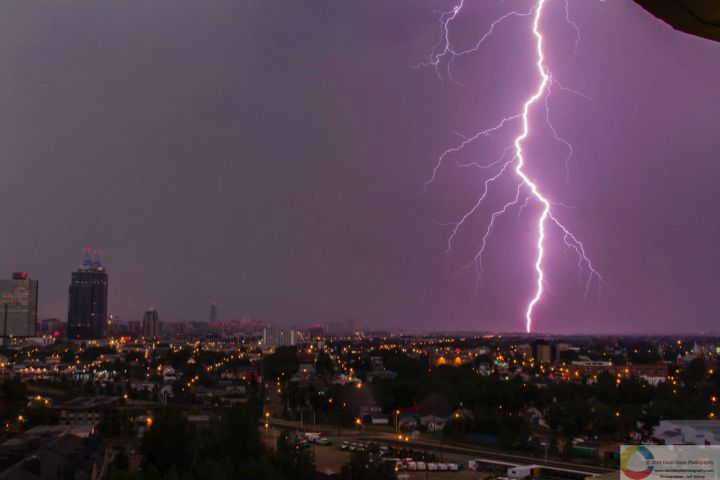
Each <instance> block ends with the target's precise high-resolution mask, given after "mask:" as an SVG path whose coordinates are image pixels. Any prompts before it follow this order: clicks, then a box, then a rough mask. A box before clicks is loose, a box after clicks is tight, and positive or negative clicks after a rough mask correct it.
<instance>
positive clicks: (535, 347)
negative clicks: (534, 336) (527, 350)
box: [532, 340, 558, 363]
mask: <svg viewBox="0 0 720 480" xmlns="http://www.w3.org/2000/svg"><path fill="white" fill-rule="evenodd" d="M532 356H533V359H535V361H536V362H537V363H553V362H555V361H556V360H557V357H558V354H557V348H556V347H555V345H551V344H550V342H548V341H547V340H535V341H534V342H533V343H532Z"/></svg>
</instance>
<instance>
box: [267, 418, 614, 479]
mask: <svg viewBox="0 0 720 480" xmlns="http://www.w3.org/2000/svg"><path fill="white" fill-rule="evenodd" d="M270 424H271V425H272V426H274V427H275V428H279V429H285V430H287V429H290V430H297V429H299V428H300V422H296V421H291V420H282V419H276V418H271V419H270ZM307 428H311V429H312V430H313V431H318V432H322V433H324V434H326V435H328V436H329V437H330V438H331V440H332V441H333V446H334V447H335V448H336V447H337V446H338V445H339V444H340V442H341V441H342V440H350V441H355V442H357V441H370V440H375V441H378V442H382V443H386V444H389V445H393V446H401V447H406V448H412V449H415V450H435V451H441V450H442V452H443V455H444V454H451V455H453V456H456V455H457V456H460V457H461V458H463V459H464V460H465V461H467V460H468V459H472V458H487V459H492V460H501V461H505V462H512V463H516V464H519V465H544V466H548V467H556V468H565V469H569V470H579V471H583V472H588V473H594V474H603V473H609V472H613V471H616V470H614V469H610V468H605V467H598V466H593V465H585V464H582V463H572V462H562V461H559V460H544V459H542V458H537V457H530V456H526V455H518V454H514V453H505V452H498V451H495V450H488V449H483V448H477V447H472V446H458V445H448V444H445V443H441V442H439V441H435V440H433V439H427V438H424V439H414V440H413V439H411V440H409V441H400V440H398V438H397V436H396V435H395V434H394V433H390V432H377V431H364V430H358V429H356V428H344V429H343V431H342V436H341V437H338V436H337V428H336V427H333V426H331V425H317V426H315V427H310V426H306V429H307ZM320 448H321V447H318V449H320ZM322 448H329V447H322ZM319 451H320V450H316V452H319ZM342 453H345V452H342ZM345 458H346V457H344V456H343V459H345ZM446 461H448V460H446ZM450 461H452V460H450ZM331 463H332V465H331V467H333V468H332V469H333V470H334V467H335V466H336V465H335V462H331ZM318 465H320V462H319V461H318ZM321 471H322V470H321ZM411 478H413V477H411Z"/></svg>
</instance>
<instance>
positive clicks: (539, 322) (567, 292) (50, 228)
mask: <svg viewBox="0 0 720 480" xmlns="http://www.w3.org/2000/svg"><path fill="white" fill-rule="evenodd" d="M452 5H454V3H453V2H452V1H445V0H443V1H439V0H433V1H422V2H421V1H417V0H394V1H377V0H375V1H366V0H362V1H361V0H357V1H353V2H338V1H336V0H322V1H321V0H306V1H302V2H301V1H295V0H292V1H291V0H287V1H280V0H277V1H267V0H263V1H255V2H251V1H235V0H213V1H176V0H172V1H170V0H155V1H151V2H90V1H69V0H63V1H58V0H37V1H33V2H28V1H26V0H9V1H5V2H2V4H0V22H1V27H0V274H2V276H5V277H7V276H8V275H9V274H10V272H11V271H13V270H17V269H22V270H27V271H29V272H30V274H31V275H32V276H33V277H35V278H37V279H38V280H40V316H41V317H51V316H55V317H59V318H65V315H66V308H67V307H66V301H67V284H68V282H69V279H70V272H71V271H72V270H73V269H75V268H77V266H78V265H79V263H80V261H81V256H82V249H83V247H85V246H91V247H95V248H99V249H100V250H101V251H102V257H103V261H104V263H105V265H106V267H107V269H108V272H109V274H110V286H111V290H110V302H109V303H110V310H111V312H112V313H115V314H118V315H120V317H121V318H123V319H136V318H140V316H141V315H142V311H143V310H144V309H146V308H147V307H150V306H153V307H155V308H157V309H158V310H159V312H160V315H161V318H162V319H163V320H166V321H174V320H186V321H187V320H197V319H202V320H204V319H207V317H208V313H209V305H210V303H212V302H217V304H218V309H219V311H220V316H221V317H222V318H224V319H231V318H237V319H239V318H242V317H243V316H250V317H252V318H254V319H257V320H264V321H267V322H270V323H278V324H286V325H291V324H306V323H308V322H311V321H318V322H326V321H330V320H343V319H345V318H348V317H354V318H356V321H357V324H358V325H372V326H377V327H406V328H414V329H447V330H450V329H455V330H460V329H462V330H502V331H510V330H512V331H520V330H523V328H524V316H523V315H524V308H525V305H526V303H527V300H528V298H529V297H530V296H531V295H532V288H533V285H532V282H533V272H532V262H533V255H534V250H533V248H532V243H533V242H534V237H533V226H532V223H533V222H535V218H536V215H537V206H535V207H533V206H532V205H531V206H530V207H529V208H528V209H527V210H526V211H525V212H524V213H523V216H522V217H521V218H520V220H519V221H518V220H517V219H516V215H515V212H512V213H511V214H510V215H509V216H508V217H506V218H505V219H504V220H502V221H501V222H500V223H499V224H498V227H497V230H496V233H495V235H494V236H493V237H492V239H491V242H490V244H489V246H488V248H489V250H488V256H487V258H486V268H485V273H484V276H483V281H482V283H481V286H480V289H479V291H478V290H476V285H475V279H474V276H473V274H466V275H461V276H459V277H456V274H457V272H458V269H459V268H460V267H461V266H462V265H464V264H466V263H467V262H468V261H469V260H470V259H471V258H472V255H473V254H474V252H475V250H476V248H477V246H478V244H479V240H480V238H479V237H480V235H481V232H482V231H483V229H484V227H485V225H486V223H485V222H486V221H487V215H486V214H487V213H488V212H490V211H491V209H492V208H493V207H496V206H497V201H499V200H500V197H496V196H492V197H491V198H492V201H491V202H490V203H489V204H488V208H487V209H486V210H484V211H483V212H481V213H480V214H478V215H476V216H474V217H472V220H471V222H470V223H469V224H468V225H467V227H466V228H465V229H463V230H462V231H461V233H460V235H459V236H458V238H457V242H456V244H455V248H454V250H453V251H452V252H451V253H450V254H449V255H446V254H445V247H446V241H447V236H448V234H449V231H448V228H447V227H443V226H441V225H439V224H438V222H447V221H452V220H456V219H457V218H458V217H459V216H460V215H462V214H463V213H464V212H465V211H466V210H467V209H468V208H469V207H470V206H471V205H472V204H473V203H474V202H475V201H476V200H477V196H478V194H479V192H480V184H481V182H482V181H483V179H484V178H485V177H484V176H483V172H480V171H477V170H472V169H460V168H456V167H454V165H453V162H452V161H450V162H448V163H447V164H446V166H445V167H443V168H442V169H441V170H440V174H439V177H438V179H437V182H436V183H435V184H434V185H433V186H432V187H431V188H430V190H429V191H428V192H427V193H426V194H423V195H420V193H419V192H420V191H421V190H422V187H423V182H424V181H425V180H426V179H427V178H428V176H429V175H430V174H431V172H432V168H433V166H434V164H435V161H436V158H437V156H438V155H439V154H440V153H441V152H442V151H443V150H445V149H446V148H447V147H449V146H452V145H454V144H456V143H457V141H458V137H457V136H456V135H455V133H454V132H460V133H463V134H472V133H475V132H476V131H478V130H481V129H484V128H487V127H489V126H491V125H493V124H494V123H496V122H497V120H498V119H499V118H500V117H502V116H505V115H508V114H512V113H514V112H517V111H519V110H520V108H521V105H522V102H523V101H524V99H525V98H526V97H527V96H528V95H529V93H530V92H531V91H532V90H533V88H534V86H535V82H536V81H537V76H536V72H535V70H534V65H533V62H534V56H533V48H534V44H533V38H532V37H531V31H530V18H528V17H525V18H522V19H510V20H509V21H507V22H506V23H504V24H503V25H502V26H501V27H499V28H498V29H497V32H496V36H495V37H493V38H492V39H490V40H488V41H487V43H485V44H484V46H483V47H482V48H481V49H480V51H479V52H478V53H477V54H475V55H472V56H469V57H466V58H463V59H460V60H458V61H457V62H456V64H455V70H454V73H455V77H456V78H457V79H458V80H459V81H460V82H462V83H463V84H464V87H463V86H457V85H452V84H449V83H447V82H445V83H442V82H440V81H439V80H438V78H437V77H436V75H435V72H434V71H433V70H432V69H413V68H412V66H413V65H415V64H417V63H418V62H422V61H424V60H425V59H426V58H427V54H428V53H429V52H430V50H431V49H432V46H433V45H434V44H435V43H436V41H437V40H438V35H439V29H438V26H439V25H438V23H437V17H436V12H434V11H435V10H448V9H450V8H452ZM530 5H531V3H530V2H525V1H511V0H506V1H504V2H500V1H494V0H487V1H484V0H483V1H480V0H475V1H467V0H466V8H465V9H464V10H463V12H462V15H461V16H460V17H458V20H457V21H456V23H455V24H454V27H453V28H454V30H453V37H452V39H453V42H455V43H456V44H457V45H459V46H463V45H465V46H470V45H472V44H473V43H474V42H475V41H476V40H477V39H478V37H479V36H481V35H482V33H484V32H485V31H486V29H487V28H488V26H489V24H490V22H491V21H492V20H493V19H494V18H496V17H497V16H499V15H501V14H502V13H505V12H507V11H509V10H511V9H514V8H518V9H523V10H527V9H529V6H530ZM569 11H570V15H571V16H572V18H573V20H574V21H575V22H576V23H577V24H578V26H579V27H580V29H581V41H580V44H579V48H578V51H577V54H576V55H575V56H574V57H573V46H574V42H575V33H574V31H573V29H572V28H571V27H570V26H569V25H568V24H567V23H566V22H565V19H564V2H562V1H560V0H548V3H547V6H546V9H545V11H544V13H543V21H542V29H543V31H544V32H545V39H546V46H545V51H546V53H547V57H548V58H547V64H548V66H549V67H550V69H551V70H552V72H553V74H554V76H555V77H556V78H557V79H558V80H560V82H562V83H563V84H564V85H566V86H568V87H571V88H574V89H577V90H580V91H582V92H584V93H586V94H588V95H590V96H592V97H593V98H594V99H595V101H596V106H595V107H593V105H592V104H591V103H589V102H587V101H586V100H584V99H583V98H581V97H578V96H574V95H569V94H567V93H563V92H560V91H553V93H552V95H551V97H550V105H551V109H552V110H551V117H552V120H553V122H554V125H555V127H556V129H557V130H558V133H560V134H561V135H562V136H564V137H565V138H566V139H568V140H569V141H570V142H571V143H572V144H573V147H574V156H573V158H572V160H571V164H570V170H571V172H570V177H569V181H568V183H567V185H565V184H564V169H563V159H564V155H565V153H564V150H563V148H562V145H559V144H557V143H556V142H554V141H553V140H552V134H551V132H549V129H548V127H547V126H546V125H545V124H544V123H543V122H542V116H541V113H542V112H541V110H538V111H537V112H536V113H537V115H535V116H533V117H532V120H531V125H532V128H533V132H532V133H531V137H530V138H529V139H528V142H527V147H526V151H527V156H526V162H527V165H528V166H527V170H528V171H529V172H531V173H532V174H533V175H534V178H535V179H536V180H537V181H538V183H539V184H540V185H541V188H542V189H543V191H544V193H545V194H546V196H548V197H550V199H551V200H553V201H556V202H563V203H564V204H567V205H570V206H572V208H562V207H559V210H557V212H558V215H559V216H560V217H561V218H562V220H563V221H564V222H565V223H566V224H567V225H569V226H570V227H571V228H572V229H573V231H574V233H575V234H576V235H577V237H578V238H580V239H581V240H582V241H583V242H584V243H585V246H586V249H587V252H588V254H589V256H590V257H591V258H592V260H593V262H594V264H595V266H596V267H597V269H598V270H600V272H601V273H602V274H603V275H604V277H605V280H606V282H607V283H608V284H609V286H610V287H611V288H608V289H605V290H603V291H602V292H601V295H600V296H599V297H598V295H597V294H595V293H594V294H592V295H590V297H589V298H588V299H587V300H583V288H584V285H583V283H582V281H578V272H577V269H576V266H575V263H576V259H575V257H574V256H573V255H572V254H571V253H570V252H567V251H565V250H564V249H563V248H562V243H561V242H560V239H559V237H558V236H557V235H556V234H554V233H553V234H550V237H549V239H548V243H547V245H548V253H547V257H546V261H545V266H546V271H547V275H548V280H549V283H548V289H549V290H548V292H547V295H546V296H545V297H544V299H543V301H542V302H541V303H540V304H539V305H538V307H537V309H536V314H535V326H534V328H535V330H537V331H540V332H572V333H582V332H606V333H638V332H643V333H645V332H657V333H662V332H688V333H696V332H703V331H706V332H707V331H718V330H719V328H718V320H720V188H718V184H719V183H720V43H713V42H710V41H707V40H703V39H700V38H695V37H692V36H689V35H686V34H683V33H679V32H676V31H674V30H672V28H670V27H669V26H667V25H665V24H663V23H661V22H660V21H658V20H656V19H655V18H653V17H652V16H651V15H650V14H648V13H646V12H644V11H643V10H641V9H640V8H639V7H637V6H636V5H635V4H633V3H632V2H630V1H629V0H626V1H620V0H613V1H606V2H601V1H593V0H582V1H580V0H570V3H569ZM516 128H519V125H516V126H513V127H512V128H511V129H509V130H507V131H506V132H503V133H502V134H499V135H497V136H495V137H493V138H490V139H487V140H484V141H481V142H479V143H477V144H475V145H474V146H473V148H471V149H469V150H468V151H466V152H465V153H464V154H462V155H459V156H458V157H457V158H456V160H458V161H464V160H465V161H472V160H477V161H491V160H493V159H495V158H496V156H497V154H498V152H499V151H500V150H502V147H503V146H504V145H505V144H506V143H505V142H506V140H507V139H508V138H511V137H512V136H514V135H515V134H517V129H516ZM513 129H514V130H513ZM510 188H511V187H510V186H509V184H508V185H504V184H502V183H501V184H499V185H498V186H497V190H496V192H497V193H500V194H502V192H507V191H509V189H510ZM493 202H495V203H493Z"/></svg>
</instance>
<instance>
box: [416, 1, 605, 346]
mask: <svg viewBox="0 0 720 480" xmlns="http://www.w3.org/2000/svg"><path fill="white" fill-rule="evenodd" d="M547 1H548V0H537V1H536V2H535V4H534V5H533V7H532V8H531V9H530V11H527V12H519V11H512V12H509V13H506V14H504V15H502V16H501V17H498V18H497V19H496V20H494V21H493V22H492V23H491V24H490V26H489V28H488V29H487V30H486V31H485V33H484V34H483V35H482V36H481V37H480V39H479V40H478V41H477V42H476V43H475V45H473V46H472V47H470V48H467V49H455V48H454V46H453V45H452V42H451V40H450V24H451V23H452V22H453V20H455V18H457V16H458V15H459V14H460V13H461V10H462V8H463V5H464V0H460V1H459V3H458V4H457V5H456V6H455V7H453V9H452V10H450V11H447V12H440V14H439V17H438V19H439V22H440V31H441V36H440V40H439V41H438V43H437V44H436V45H435V46H434V47H433V49H432V51H431V53H430V55H429V57H428V60H427V61H426V62H423V63H420V64H418V65H416V67H421V66H431V67H433V68H434V69H435V72H436V74H437V75H438V77H439V78H440V79H441V80H442V79H443V78H444V77H447V78H448V79H449V80H450V81H451V82H453V83H459V82H457V81H456V80H455V79H454V78H453V76H452V63H453V61H454V60H455V59H456V58H459V57H463V56H466V55H470V54H472V53H475V52H478V51H479V50H480V49H481V47H482V45H483V44H484V43H485V42H486V40H488V39H489V38H490V37H491V36H492V34H493V33H494V32H495V31H496V29H497V28H499V27H500V25H501V24H503V23H504V22H506V21H507V20H508V19H510V18H522V17H531V18H532V33H533V36H534V38H535V47H536V48H535V51H536V61H535V68H536V70H537V74H538V83H537V86H536V87H535V90H534V91H533V92H532V93H531V95H530V96H529V97H528V98H527V99H526V100H525V101H524V102H523V104H522V109H521V110H520V111H519V112H518V113H514V114H512V115H509V116H506V117H504V118H502V119H501V120H500V121H499V122H497V123H496V124H495V125H494V126H491V127H490V128H487V129H485V130H481V131H479V132H477V133H476V134H474V135H471V136H467V137H465V136H461V137H462V142H460V143H459V144H458V145H456V146H454V147H451V148H448V149H447V150H445V151H444V152H443V153H441V154H440V156H439V157H438V159H437V162H436V164H435V166H434V168H433V170H432V175H431V176H430V178H429V179H428V180H427V181H426V182H425V185H424V188H423V192H424V191H426V190H427V189H428V188H429V187H430V186H431V185H432V183H433V182H434V181H435V180H436V179H437V177H438V174H439V172H440V169H441V167H442V166H443V164H444V163H445V161H446V160H447V159H448V158H449V157H451V156H452V155H454V154H456V153H458V152H460V151H462V150H463V149H465V147H467V146H468V145H470V144H471V143H473V142H475V141H476V140H479V139H481V138H487V137H490V136H491V135H492V134H493V133H495V132H498V131H499V130H501V129H503V128H505V127H506V126H507V125H510V124H512V123H515V122H519V123H520V124H521V130H520V133H519V134H518V135H517V136H516V137H515V139H514V141H513V142H512V144H511V145H509V146H507V147H506V148H505V149H504V150H503V152H502V154H501V156H500V158H498V159H497V160H494V161H492V162H490V163H479V162H471V163H465V164H460V163H458V162H456V164H457V165H458V166H459V167H470V166H474V167H477V168H479V169H482V170H492V171H493V173H492V174H491V175H490V176H489V177H487V178H486V179H485V181H484V182H483V187H482V190H481V193H480V196H479V197H478V200H477V202H476V203H475V204H474V205H473V206H472V208H470V209H469V210H468V211H467V212H466V213H465V214H464V215H462V216H461V217H460V218H459V219H458V220H456V221H454V222H450V223H444V224H442V225H446V226H448V227H450V235H449V237H448V241H447V252H448V253H449V252H450V251H451V250H452V245H453V241H454V240H455V238H456V236H457V235H458V233H459V232H460V230H461V229H462V227H463V225H464V224H465V222H467V221H468V219H469V218H470V217H471V216H473V215H474V214H475V213H477V212H478V211H479V210H480V209H481V207H482V205H483V204H484V202H485V200H486V198H487V197H488V195H489V193H490V189H491V187H492V184H493V183H494V182H496V181H497V180H499V179H500V178H502V177H504V176H506V175H508V174H514V175H515V177H516V182H515V184H516V190H515V196H514V197H513V198H512V199H511V200H510V201H508V202H506V203H505V204H503V205H502V207H500V208H499V209H497V210H495V211H493V212H492V213H491V214H490V218H489V221H488V224H487V227H486V229H485V232H484V234H483V236H482V238H481V241H480V247H479V249H478V251H477V253H476V254H475V256H474V257H473V259H472V261H471V262H470V263H468V264H467V265H465V267H463V268H462V269H461V272H462V271H464V270H465V269H467V268H470V267H473V266H474V267H475V270H476V279H478V282H479V279H480V276H481V275H482V269H483V267H482V259H483V255H484V253H485V251H486V247H487V245H488V240H489V238H490V236H491V235H492V232H493V230H494V228H495V224H496V220H497V219H498V218H500V217H502V216H503V215H504V214H506V213H507V212H508V211H509V210H510V209H512V208H514V207H518V212H517V218H518V220H519V219H520V214H521V213H522V211H523V209H524V208H525V207H526V206H527V205H528V203H529V202H531V201H534V202H536V203H538V204H539V205H540V207H541V211H540V214H539V215H538V217H537V219H536V223H535V225H536V229H537V230H536V235H537V236H536V242H535V249H536V253H535V261H534V264H533V269H534V272H535V281H534V289H533V294H532V297H531V298H530V299H529V301H528V303H527V306H526V308H525V328H526V331H527V332H528V333H529V332H530V331H531V330H532V326H533V314H534V313H535V309H536V307H537V305H538V303H539V302H540V301H541V299H542V298H543V292H544V288H545V286H546V285H545V284H546V279H545V271H544V270H543V262H544V260H545V255H546V238H547V229H548V228H550V227H555V228H557V229H558V230H559V232H560V234H561V235H562V241H563V243H564V245H565V247H566V248H568V249H571V250H572V251H573V252H574V253H575V254H576V255H577V259H578V261H577V265H578V269H579V272H580V273H581V274H582V273H584V274H585V275H586V277H587V278H586V282H585V297H587V295H588V294H589V293H590V290H591V288H592V285H593V281H596V283H597V285H598V288H600V287H601V286H602V285H604V281H603V279H602V277H601V276H600V274H599V273H598V271H597V270H596V269H595V267H594V266H593V264H592V262H591V261H590V259H589V257H588V256H587V254H586V252H585V246H584V245H583V244H582V242H581V241H580V240H579V239H578V238H577V237H576V236H575V235H574V234H573V233H572V232H571V231H570V229H569V228H567V227H566V226H565V225H564V224H563V223H562V222H561V221H560V220H559V219H558V217H557V216H556V215H555V213H554V211H553V206H554V205H560V206H562V205H563V204H562V203H560V202H551V201H550V199H549V198H548V197H547V196H546V194H544V193H543V192H541V190H540V188H539V187H538V184H537V183H536V182H535V181H534V180H533V179H532V178H531V177H530V176H529V174H528V173H527V172H526V171H525V166H526V159H525V156H524V151H523V144H524V142H525V140H526V139H527V138H528V136H529V135H530V122H529V116H530V113H531V111H532V109H533V107H534V106H536V104H537V103H539V102H540V101H542V103H543V105H544V108H545V121H546V123H547V125H548V126H549V128H550V131H551V132H552V135H553V138H554V139H555V141H557V142H559V143H561V144H562V145H563V146H564V147H565V149H566V150H567V152H568V153H567V156H566V158H565V172H566V182H567V179H568V178H569V161H570V158H571V156H572V154H573V148H572V145H571V144H570V142H568V141H567V140H566V139H565V138H564V137H562V136H561V135H560V134H559V133H558V131H557V129H556V128H555V127H554V126H553V124H552V123H551V121H550V106H549V103H548V98H549V96H550V93H551V88H550V87H551V86H553V85H555V86H557V87H558V89H560V90H562V91H565V92H567V93H572V94H576V95H579V96H581V97H583V98H585V99H586V100H588V101H590V102H592V103H593V105H594V104H595V102H594V100H593V99H592V98H590V97H589V96H587V95H585V94H583V93H582V92H579V91H577V90H573V89H570V88H567V87H565V86H563V85H562V84H560V83H559V82H557V81H555V80H554V79H553V78H552V75H551V74H550V71H549V69H548V68H547V66H546V65H545V54H544V52H543V35H542V32H541V30H540V21H541V19H542V13H543V8H544V7H545V4H546V3H547ZM564 13H565V20H566V22H567V23H568V24H569V25H570V26H571V27H572V28H573V29H574V31H575V34H576V40H575V49H574V52H577V49H578V45H579V42H580V29H579V28H578V26H577V24H576V23H575V22H574V21H572V20H571V19H570V15H569V11H568V2H567V0H565V5H564ZM574 55H575V53H573V56H574ZM443 63H445V74H444V76H443V74H442V73H441V72H442V70H441V67H442V65H443ZM510 152H512V155H508V154H509V153H510ZM508 156H509V157H510V158H509V159H508Z"/></svg>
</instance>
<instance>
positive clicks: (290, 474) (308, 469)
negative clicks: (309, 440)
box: [275, 435, 315, 480]
mask: <svg viewBox="0 0 720 480" xmlns="http://www.w3.org/2000/svg"><path fill="white" fill-rule="evenodd" d="M275 461H276V463H277V465H278V468H279V470H280V471H281V472H282V473H283V474H284V475H285V477H287V478H288V479H290V480H312V479H313V478H315V456H314V455H313V454H312V453H311V452H310V451H309V450H308V448H307V447H306V446H303V445H301V444H299V443H298V442H292V441H290V439H289V438H288V436H287V435H282V436H281V437H280V438H278V443H277V450H276V451H275Z"/></svg>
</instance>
